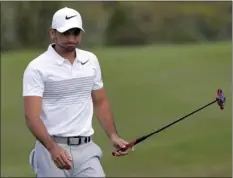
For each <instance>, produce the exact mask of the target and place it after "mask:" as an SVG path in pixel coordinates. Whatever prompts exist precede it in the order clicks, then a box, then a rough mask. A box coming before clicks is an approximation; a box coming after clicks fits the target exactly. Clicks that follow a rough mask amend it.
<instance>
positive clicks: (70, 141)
mask: <svg viewBox="0 0 233 178" xmlns="http://www.w3.org/2000/svg"><path fill="white" fill-rule="evenodd" d="M52 138H53V139H54V141H55V142H57V143H61V144H67V145H76V146H77V145H82V144H85V143H88V142H90V141H91V136H74V137H60V136H52Z"/></svg>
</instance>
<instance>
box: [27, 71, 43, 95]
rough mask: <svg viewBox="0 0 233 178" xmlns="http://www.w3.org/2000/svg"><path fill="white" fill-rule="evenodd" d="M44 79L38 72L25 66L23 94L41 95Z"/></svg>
mask: <svg viewBox="0 0 233 178" xmlns="http://www.w3.org/2000/svg"><path fill="white" fill-rule="evenodd" d="M43 92H44V81H43V79H42V76H41V75H40V73H39V72H38V71H37V70H36V69H34V68H31V67H27V69H26V70H25V72H24V75H23V96H41V97H42V96H43Z"/></svg>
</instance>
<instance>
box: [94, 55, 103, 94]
mask: <svg viewBox="0 0 233 178" xmlns="http://www.w3.org/2000/svg"><path fill="white" fill-rule="evenodd" d="M95 69H96V72H95V79H94V86H93V88H92V90H98V89H101V88H103V80H102V74H101V67H100V64H99V61H98V59H97V58H96V57H95Z"/></svg>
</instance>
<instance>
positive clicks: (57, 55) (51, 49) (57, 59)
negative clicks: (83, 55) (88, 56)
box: [48, 43, 81, 65]
mask: <svg viewBox="0 0 233 178" xmlns="http://www.w3.org/2000/svg"><path fill="white" fill-rule="evenodd" d="M53 45H54V43H52V44H50V45H49V47H48V51H49V52H50V53H51V54H53V55H54V56H55V58H56V62H57V64H58V65H61V64H63V62H65V61H66V60H67V59H65V58H64V57H62V56H60V55H59V54H58V53H57V52H56V51H55V49H54V48H53ZM75 52H76V58H75V62H77V61H79V62H80V61H81V60H79V57H78V49H77V48H76V49H75Z"/></svg>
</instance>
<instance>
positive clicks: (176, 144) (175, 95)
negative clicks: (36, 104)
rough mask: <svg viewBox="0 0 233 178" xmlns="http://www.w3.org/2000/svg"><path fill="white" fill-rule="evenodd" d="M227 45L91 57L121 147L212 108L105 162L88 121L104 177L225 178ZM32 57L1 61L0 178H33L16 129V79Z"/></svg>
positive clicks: (19, 119) (100, 140) (20, 129)
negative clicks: (219, 96) (219, 94)
mask: <svg viewBox="0 0 233 178" xmlns="http://www.w3.org/2000/svg"><path fill="white" fill-rule="evenodd" d="M231 50H232V46H231V43H213V44H200V45H174V46H173V45H167V46H165V45H164V46H149V47H146V46H145V47H137V48H136V47H135V48H133V47H128V48H104V49H95V50H93V51H94V52H95V54H96V55H97V56H98V58H99V60H100V63H101V68H102V73H103V79H104V83H105V87H106V90H107V94H108V96H109V100H110V103H111V107H112V109H113V112H114V116H115V122H116V125H117V128H118V130H119V132H120V135H121V136H122V137H123V138H125V139H126V140H129V141H130V140H131V139H133V138H135V137H137V136H140V135H142V134H145V133H148V132H150V131H152V130H154V129H156V128H159V127H162V126H163V125H164V124H167V123H168V122H170V121H173V120H175V119H176V118H178V117H180V116H183V115H185V114H187V113H189V112H191V111H193V110H194V109H197V108H199V107H200V106H202V105H204V104H206V103H208V102H210V101H212V100H214V99H215V95H216V90H217V89H218V88H222V89H223V91H224V92H225V95H226V97H227V103H226V108H225V110H223V111H221V110H220V109H218V107H217V105H212V106H210V107H208V108H206V109H205V110H203V111H201V112H199V113H196V114H195V115H192V116H190V117H189V118H187V119H186V120H184V121H182V122H180V123H179V124H177V125H174V126H172V127H171V128H169V129H167V130H165V131H163V132H161V133H159V134H158V135H156V136H153V137H151V138H150V139H149V140H146V141H145V142H143V143H142V144H139V145H137V147H136V150H135V152H130V155H129V156H126V157H121V158H115V157H112V156H111V152H112V150H113V149H112V147H111V145H110V142H109V140H108V139H107V137H106V135H105V133H104V131H103V130H102V129H101V127H100V125H99V124H98V122H97V121H96V119H94V121H93V124H94V128H95V131H96V133H95V136H94V139H95V141H96V143H97V144H99V145H100V146H101V148H102V149H103V153H104V155H103V159H102V164H103V166H104V169H105V171H106V174H107V176H209V177H210V176H222V177H223V176H228V177H230V176H231V175H232V173H231V171H232V169H231V168H232V165H231V163H232V160H231V158H232V155H231V151H232V147H231V145H232V142H231V140H232V137H231V135H232V134H231V128H232V122H231V121H232V117H231V108H232V105H231V102H232V101H231V98H232V96H231V91H232V88H231V76H232V73H231V68H232V64H231V61H232V58H231V57H232V53H231ZM39 53H40V51H24V52H10V53H6V54H2V57H1V60H2V64H1V72H2V73H1V87H2V88H1V92H2V93H1V109H2V111H1V119H2V124H1V130H2V134H1V141H2V149H1V155H2V156H1V166H2V168H1V170H2V171H1V174H2V176H33V173H32V171H31V168H30V166H29V164H28V156H29V152H30V151H31V149H32V147H33V146H34V138H33V137H32V136H31V134H30V133H29V131H28V129H27V128H26V126H25V123H24V114H23V100H22V75H23V71H24V69H25V67H26V65H27V64H28V62H29V61H30V60H32V59H33V58H34V57H36V56H37V55H38V54H39Z"/></svg>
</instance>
